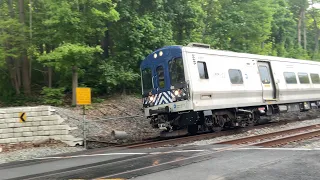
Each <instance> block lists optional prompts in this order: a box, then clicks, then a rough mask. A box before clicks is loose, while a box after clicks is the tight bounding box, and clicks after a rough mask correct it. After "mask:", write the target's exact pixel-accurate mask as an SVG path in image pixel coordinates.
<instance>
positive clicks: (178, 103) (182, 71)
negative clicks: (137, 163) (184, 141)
mask: <svg viewBox="0 0 320 180" xmlns="http://www.w3.org/2000/svg"><path fill="white" fill-rule="evenodd" d="M140 68H141V83H142V98H143V107H144V112H145V116H146V117H148V118H149V119H150V123H151V125H152V127H153V128H160V129H163V130H164V131H174V130H180V129H188V132H189V133H190V134H195V133H196V132H198V131H200V130H203V131H207V130H209V131H219V130H221V129H222V128H227V127H246V126H252V125H255V124H256V123H257V122H259V120H260V119H261V117H263V116H265V117H268V116H272V115H273V114H276V113H279V112H290V111H307V110H310V109H311V108H319V105H320V78H319V74H320V62H315V61H307V60H297V59H289V58H280V57H272V56H261V55H253V54H246V53H236V52H229V51H221V50H213V49H210V46H209V45H205V44H199V43H191V44H189V45H188V46H168V47H164V48H161V49H158V50H156V51H155V52H153V53H152V54H150V55H149V56H147V57H146V59H145V60H143V62H142V63H141V67H140Z"/></svg>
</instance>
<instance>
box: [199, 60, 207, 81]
mask: <svg viewBox="0 0 320 180" xmlns="http://www.w3.org/2000/svg"><path fill="white" fill-rule="evenodd" d="M198 70H199V76H200V79H209V76H208V70H207V64H206V63H205V62H200V61H198Z"/></svg>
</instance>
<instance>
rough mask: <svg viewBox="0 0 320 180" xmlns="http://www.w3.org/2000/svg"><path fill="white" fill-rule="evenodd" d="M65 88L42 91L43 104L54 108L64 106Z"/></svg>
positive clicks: (45, 88) (44, 89)
mask: <svg viewBox="0 0 320 180" xmlns="http://www.w3.org/2000/svg"><path fill="white" fill-rule="evenodd" d="M64 91H65V88H47V87H44V88H43V89H42V92H41V94H42V96H43V103H44V104H47V105H52V106H61V105H62V104H63V98H64Z"/></svg>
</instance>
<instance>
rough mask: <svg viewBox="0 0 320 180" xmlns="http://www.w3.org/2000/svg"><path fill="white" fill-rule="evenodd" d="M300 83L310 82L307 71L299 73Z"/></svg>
mask: <svg viewBox="0 0 320 180" xmlns="http://www.w3.org/2000/svg"><path fill="white" fill-rule="evenodd" d="M298 77H299V81H300V84H310V80H309V76H308V74H307V73H298Z"/></svg>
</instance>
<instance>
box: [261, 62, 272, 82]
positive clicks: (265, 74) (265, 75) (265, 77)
mask: <svg viewBox="0 0 320 180" xmlns="http://www.w3.org/2000/svg"><path fill="white" fill-rule="evenodd" d="M259 72H260V78H261V82H262V83H263V84H270V81H271V78H270V73H269V70H268V68H267V66H259Z"/></svg>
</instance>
